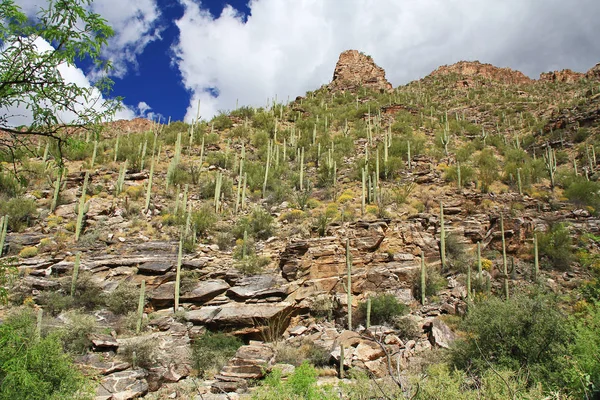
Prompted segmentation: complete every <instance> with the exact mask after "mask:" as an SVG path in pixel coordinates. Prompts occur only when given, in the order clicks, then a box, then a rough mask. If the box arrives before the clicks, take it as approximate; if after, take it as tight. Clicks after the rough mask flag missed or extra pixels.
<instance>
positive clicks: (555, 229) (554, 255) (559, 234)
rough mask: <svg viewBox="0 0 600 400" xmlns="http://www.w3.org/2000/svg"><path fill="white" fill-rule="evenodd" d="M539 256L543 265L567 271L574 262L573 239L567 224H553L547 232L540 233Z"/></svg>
mask: <svg viewBox="0 0 600 400" xmlns="http://www.w3.org/2000/svg"><path fill="white" fill-rule="evenodd" d="M537 236H538V248H539V256H540V258H541V259H542V260H543V261H545V263H543V264H542V265H543V266H544V265H545V266H548V267H549V268H556V269H559V270H562V271H564V270H567V269H569V267H570V264H571V262H572V261H573V258H574V255H573V239H572V238H571V234H570V233H569V229H568V228H567V226H566V225H565V224H562V223H556V224H552V225H551V226H550V228H549V229H548V231H547V232H544V233H538V235H537Z"/></svg>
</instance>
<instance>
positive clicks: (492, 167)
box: [475, 148, 498, 193]
mask: <svg viewBox="0 0 600 400" xmlns="http://www.w3.org/2000/svg"><path fill="white" fill-rule="evenodd" d="M475 164H476V165H477V167H478V168H479V173H478V179H479V185H480V188H481V191H482V192H483V193H487V191H488V189H489V187H490V185H491V184H492V183H494V181H496V180H497V179H498V161H496V157H495V155H494V152H493V151H492V150H491V149H489V148H486V149H484V150H482V151H481V152H480V153H479V155H478V156H477V157H476V158H475Z"/></svg>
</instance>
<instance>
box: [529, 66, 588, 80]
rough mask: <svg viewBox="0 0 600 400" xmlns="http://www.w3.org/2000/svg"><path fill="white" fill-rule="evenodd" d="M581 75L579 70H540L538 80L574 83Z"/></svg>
mask: <svg viewBox="0 0 600 400" xmlns="http://www.w3.org/2000/svg"><path fill="white" fill-rule="evenodd" d="M583 77H584V75H583V74H582V73H580V72H575V71H572V70H570V69H563V70H562V71H551V72H542V73H541V74H540V81H542V82H543V81H546V82H565V83H574V82H577V81H578V80H580V79H582V78H583Z"/></svg>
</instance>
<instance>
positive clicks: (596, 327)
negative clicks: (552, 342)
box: [565, 304, 600, 398]
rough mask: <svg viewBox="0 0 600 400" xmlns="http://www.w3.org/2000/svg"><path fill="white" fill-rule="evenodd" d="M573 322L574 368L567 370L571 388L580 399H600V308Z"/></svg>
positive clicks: (571, 348) (571, 349)
mask: <svg viewBox="0 0 600 400" xmlns="http://www.w3.org/2000/svg"><path fill="white" fill-rule="evenodd" d="M572 322H573V325H574V332H575V337H574V340H573V341H572V342H571V344H570V351H569V354H572V355H573V358H572V362H571V365H572V368H570V369H569V370H566V371H565V372H566V374H567V375H568V378H569V379H570V385H569V387H570V388H571V390H572V391H573V393H574V394H575V395H577V397H578V398H598V395H599V394H600V336H599V335H598V332H600V306H599V305H598V304H595V305H594V306H592V307H590V309H589V313H587V314H585V315H583V316H582V317H581V318H578V319H575V320H574V321H572Z"/></svg>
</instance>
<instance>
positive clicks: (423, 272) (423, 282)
mask: <svg viewBox="0 0 600 400" xmlns="http://www.w3.org/2000/svg"><path fill="white" fill-rule="evenodd" d="M426 278H427V269H426V268H425V253H424V252H423V251H422V250H421V304H422V305H425V301H426V296H425V291H426V289H427V279H426Z"/></svg>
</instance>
